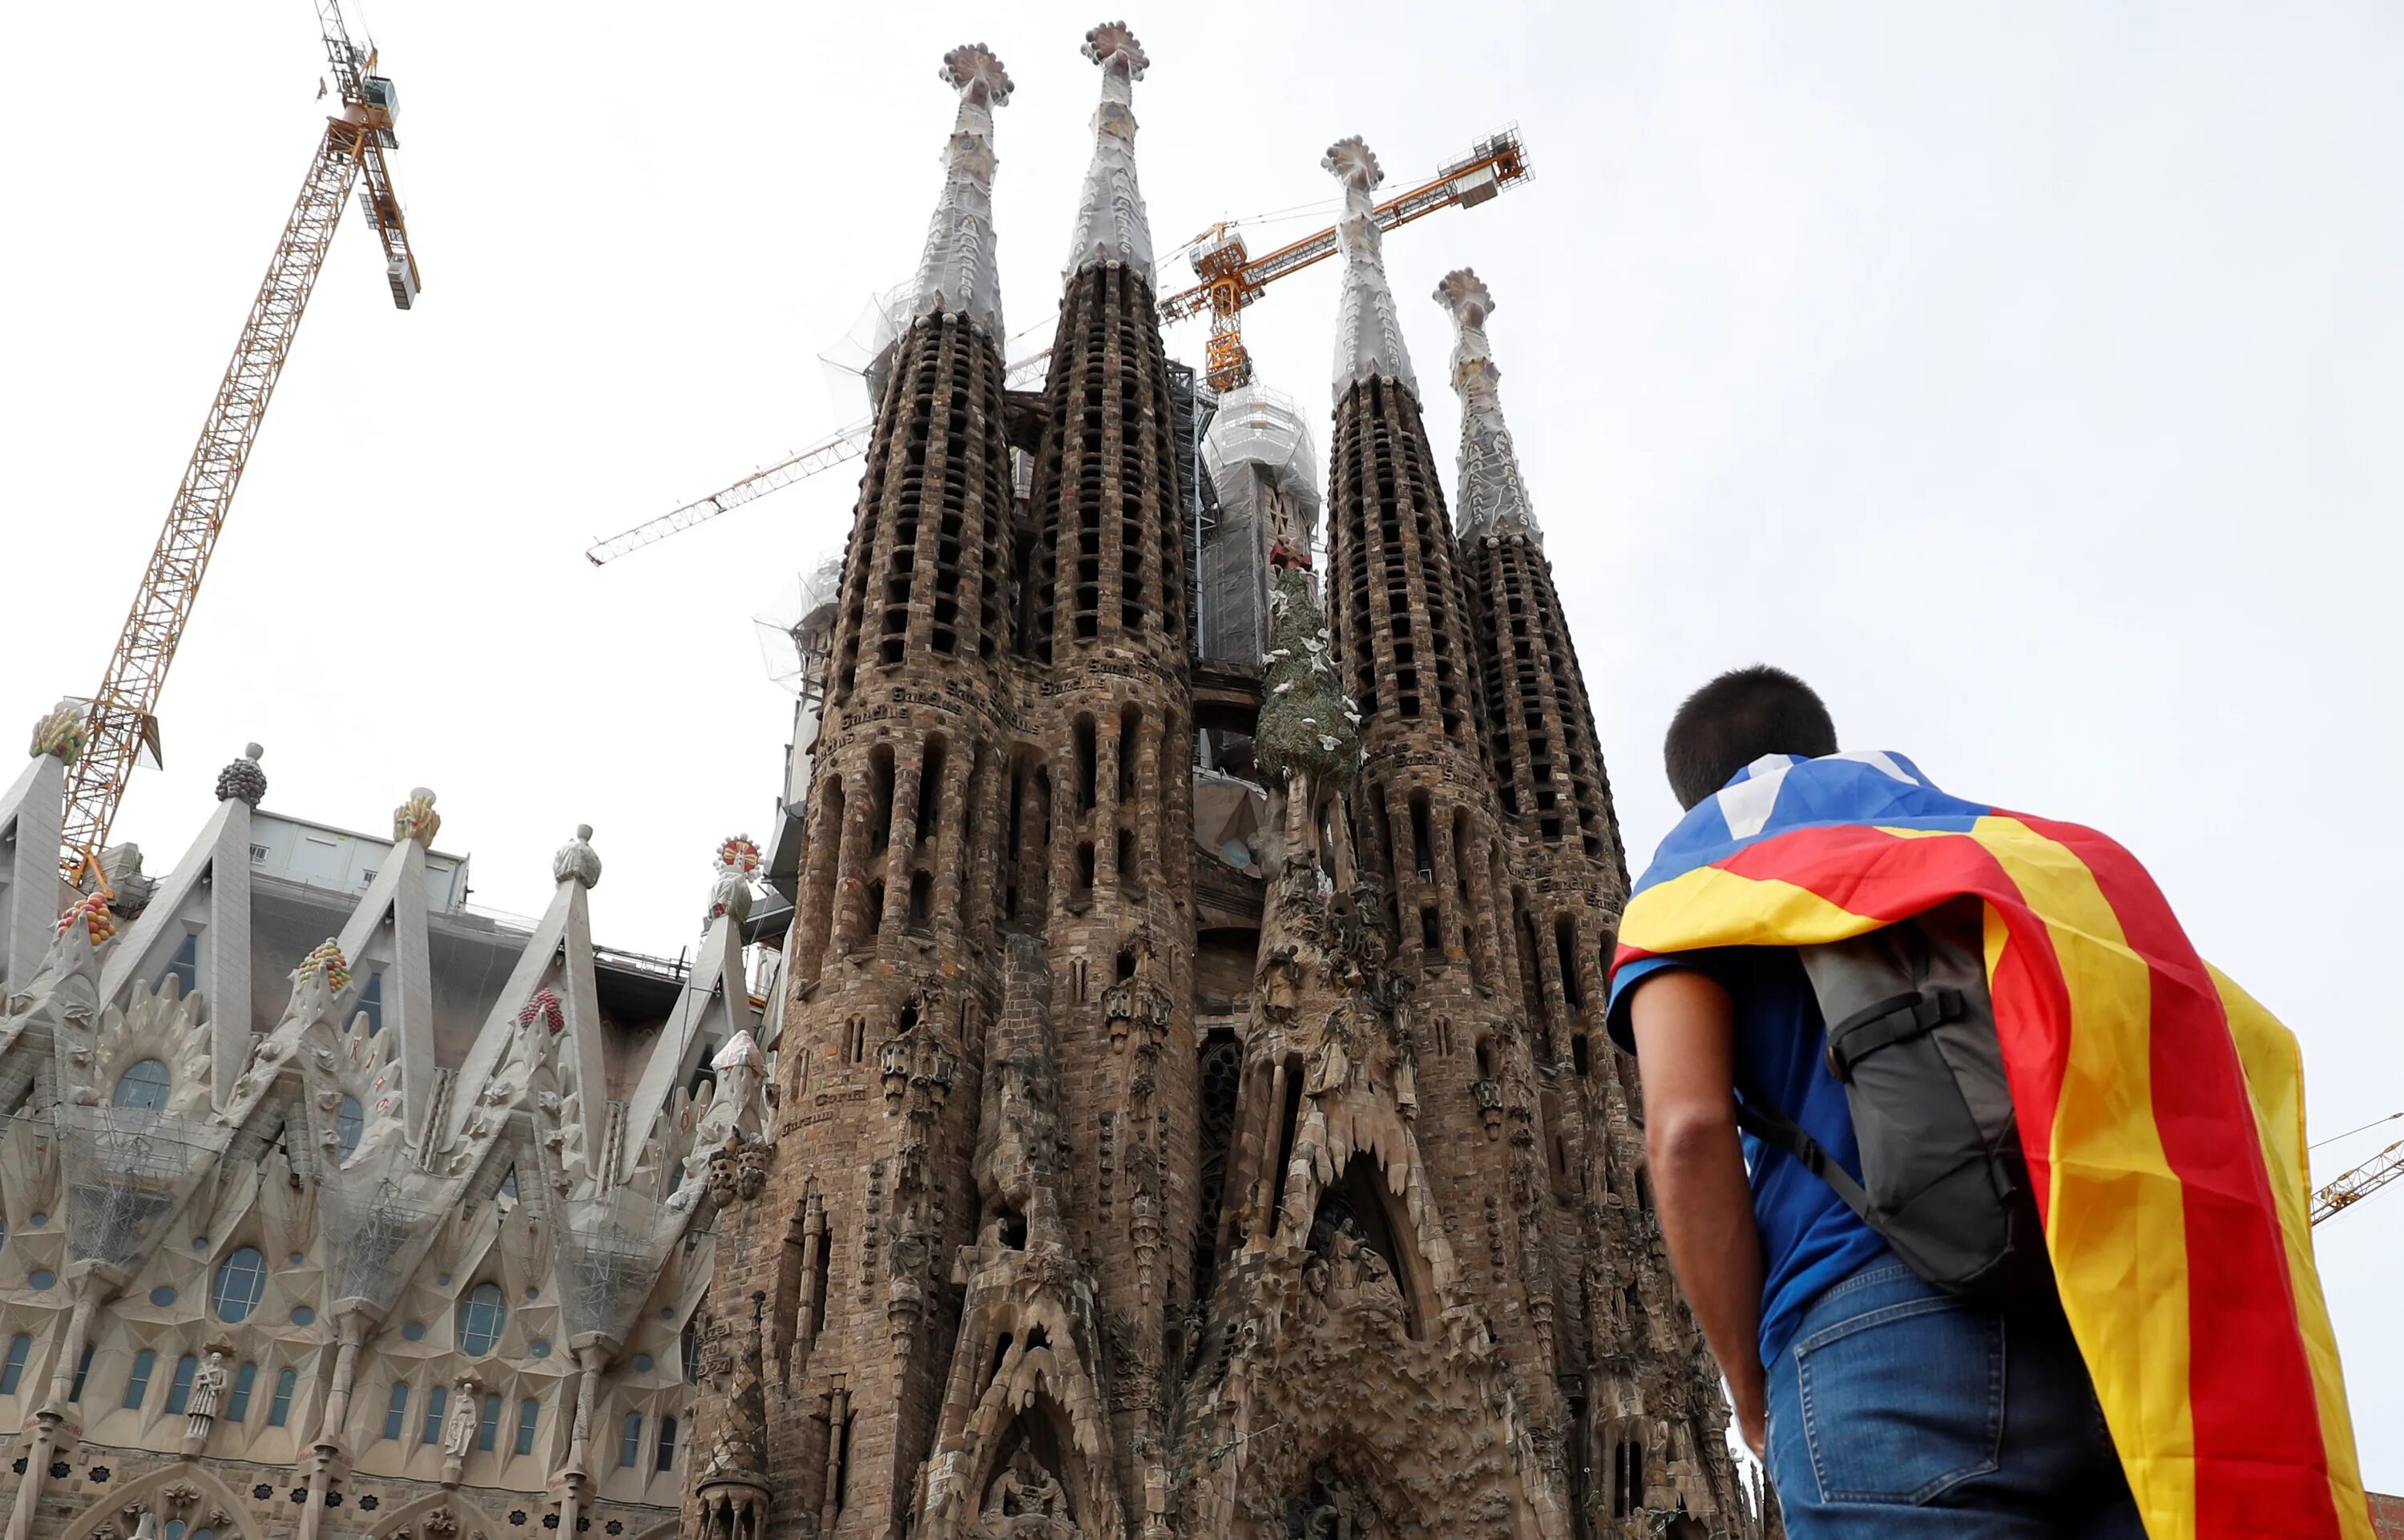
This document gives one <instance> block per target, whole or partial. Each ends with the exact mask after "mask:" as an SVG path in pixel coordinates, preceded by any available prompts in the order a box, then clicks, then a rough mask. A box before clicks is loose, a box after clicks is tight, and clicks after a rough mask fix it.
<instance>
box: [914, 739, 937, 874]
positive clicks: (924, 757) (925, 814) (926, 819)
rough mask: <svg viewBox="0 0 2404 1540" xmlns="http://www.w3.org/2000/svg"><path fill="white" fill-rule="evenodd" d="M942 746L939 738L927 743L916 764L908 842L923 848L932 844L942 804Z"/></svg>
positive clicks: (929, 740) (928, 740)
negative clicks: (915, 802)
mask: <svg viewBox="0 0 2404 1540" xmlns="http://www.w3.org/2000/svg"><path fill="white" fill-rule="evenodd" d="M943 763H944V745H943V735H941V734H936V735H931V736H929V738H928V739H927V747H926V749H924V750H923V751H922V752H921V754H920V756H919V760H918V807H917V813H916V817H915V821H914V822H913V823H912V824H911V828H912V829H913V830H914V831H915V833H913V835H912V838H913V839H914V840H915V841H916V843H917V844H918V845H919V846H920V847H926V846H929V845H932V844H933V843H934V841H935V819H936V818H937V816H938V815H939V814H940V813H941V812H942V810H943Z"/></svg>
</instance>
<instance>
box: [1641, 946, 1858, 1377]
mask: <svg viewBox="0 0 2404 1540" xmlns="http://www.w3.org/2000/svg"><path fill="white" fill-rule="evenodd" d="M1664 968H1692V969H1694V970H1696V971H1697V972H1698V973H1705V974H1708V975H1709V976H1710V977H1712V979H1713V980H1715V981H1717V983H1718V984H1719V986H1720V987H1722V988H1724V989H1726V991H1727V992H1728V998H1729V1000H1730V1001H1733V1002H1734V1003H1735V1007H1736V1067H1737V1074H1738V1077H1739V1079H1740V1080H1741V1081H1742V1082H1743V1083H1744V1084H1746V1085H1753V1086H1755V1087H1757V1088H1758V1089H1759V1090H1760V1091H1761V1093H1762V1094H1763V1095H1765V1096H1768V1097H1771V1098H1774V1099H1776V1100H1777V1103H1778V1106H1779V1109H1780V1110H1781V1111H1782V1112H1784V1113H1786V1115H1787V1116H1789V1117H1791V1118H1793V1119H1794V1120H1795V1121H1796V1123H1798V1124H1800V1125H1802V1127H1803V1129H1804V1131H1805V1132H1806V1133H1809V1134H1810V1136H1811V1137H1812V1138H1813V1139H1814V1140H1817V1141H1819V1143H1820V1147H1821V1148H1823V1149H1824V1150H1826V1151H1827V1152H1828V1154H1829V1155H1831V1156H1832V1157H1834V1158H1835V1159H1836V1161H1837V1163H1838V1165H1840V1166H1842V1167H1844V1169H1846V1170H1847V1171H1849V1172H1851V1173H1852V1175H1853V1178H1854V1179H1855V1180H1856V1181H1858V1180H1860V1178H1861V1174H1862V1157H1861V1152H1860V1150H1859V1149H1858V1148H1857V1147H1856V1145H1855V1144H1854V1142H1853V1119H1852V1113H1851V1112H1850V1111H1848V1110H1847V1108H1846V1106H1845V1088H1844V1087H1843V1086H1842V1085H1838V1082H1837V1077H1836V1076H1834V1075H1833V1074H1830V1073H1829V1072H1828V1063H1827V1059H1826V1057H1825V1049H1826V1043H1827V1026H1826V1024H1825V1023H1824V1021H1822V1020H1821V1017H1820V1002H1819V1001H1818V1000H1817V999H1815V998H1814V997H1813V996H1812V993H1811V985H1810V981H1809V980H1808V979H1806V978H1805V977H1804V974H1803V964H1802V961H1801V960H1800V959H1797V958H1796V955H1795V952H1794V949H1793V948H1791V947H1785V946H1728V947H1721V948H1717V949H1714V950H1712V951H1708V952H1688V953H1684V954H1675V955H1671V956H1666V957H1658V958H1646V959H1643V960H1642V961H1640V962H1634V963H1630V964H1629V965H1628V966H1627V967H1625V968H1623V969H1621V970H1620V971H1619V973H1618V976H1617V977H1615V978H1614V980H1613V981H1612V985H1613V987H1612V997H1611V1036H1612V1040H1613V1041H1614V1042H1615V1043H1618V1044H1619V1045H1620V1046H1621V1047H1623V1048H1626V1049H1628V1050H1630V1051H1631V1052H1632V1051H1633V1050H1634V1048H1635V1046H1636V1044H1635V1040H1634V1039H1633V1038H1632V1037H1631V1036H1630V1035H1629V1032H1628V1000H1629V998H1630V996H1632V995H1633V994H1634V993H1635V989H1636V986H1637V985H1638V984H1639V983H1641V982H1642V980H1643V979H1645V978H1646V977H1648V976H1649V975H1651V974H1653V973H1658V972H1659V971H1661V970H1662V969H1664ZM1640 1067H1641V1066H1640ZM1744 1160H1745V1165H1746V1167H1747V1169H1749V1170H1750V1171H1751V1172H1752V1176H1753V1222H1754V1226H1755V1227H1756V1228H1757V1229H1759V1230H1760V1232H1761V1260H1762V1280H1761V1337H1760V1345H1761V1362H1762V1365H1763V1366H1764V1367H1768V1365H1770V1364H1772V1363H1774V1362H1776V1360H1777V1358H1778V1355H1779V1354H1780V1353H1782V1352H1783V1351H1786V1345H1787V1343H1788V1341H1789V1340H1790V1339H1792V1338H1793V1337H1794V1336H1795V1328H1796V1323H1799V1322H1800V1321H1801V1320H1802V1319H1803V1312H1804V1310H1805V1309H1807V1308H1808V1307H1809V1306H1810V1303H1811V1301H1812V1300H1814V1299H1816V1298H1818V1297H1819V1296H1820V1294H1821V1292H1822V1291H1823V1290H1824V1289H1826V1288H1827V1287H1828V1286H1829V1285H1830V1284H1832V1283H1835V1282H1837V1281H1839V1280H1840V1279H1843V1278H1845V1277H1847V1276H1848V1275H1850V1274H1852V1273H1853V1272H1855V1271H1857V1270H1858V1269H1859V1268H1861V1267H1863V1266H1865V1265H1866V1264H1867V1263H1868V1262H1870V1261H1871V1260H1872V1259H1873V1258H1875V1257H1878V1256H1879V1255H1880V1254H1881V1253H1884V1252H1885V1251H1886V1242H1885V1241H1884V1240H1882V1239H1880V1238H1879V1235H1878V1232H1877V1231H1875V1230H1873V1229H1871V1228H1870V1227H1869V1226H1868V1225H1865V1224H1863V1223H1862V1222H1861V1219H1860V1217H1859V1216H1858V1215H1856V1214H1855V1213H1854V1212H1853V1211H1852V1210H1851V1209H1848V1208H1846V1207H1845V1200H1844V1199H1843V1198H1840V1197H1838V1196H1837V1194H1836V1192H1835V1190H1834V1189H1833V1188H1831V1187H1830V1186H1829V1185H1828V1184H1827V1183H1825V1182H1823V1181H1821V1180H1820V1179H1819V1178H1818V1177H1816V1176H1813V1175H1812V1174H1811V1173H1810V1171H1809V1170H1808V1169H1805V1168H1804V1166H1803V1163H1802V1162H1801V1161H1799V1160H1796V1158H1795V1157H1794V1156H1793V1155H1789V1154H1787V1153H1786V1152H1785V1151H1784V1150H1782V1149H1779V1148H1777V1147H1776V1146H1774V1145H1768V1144H1764V1143H1762V1142H1761V1141H1759V1140H1756V1139H1754V1137H1753V1136H1752V1135H1751V1134H1747V1135H1745V1136H1744Z"/></svg>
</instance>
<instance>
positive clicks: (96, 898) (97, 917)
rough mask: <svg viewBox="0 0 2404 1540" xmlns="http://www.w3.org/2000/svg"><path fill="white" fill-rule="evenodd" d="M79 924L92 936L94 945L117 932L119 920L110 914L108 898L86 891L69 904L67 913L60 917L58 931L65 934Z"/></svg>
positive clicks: (62, 934)
mask: <svg viewBox="0 0 2404 1540" xmlns="http://www.w3.org/2000/svg"><path fill="white" fill-rule="evenodd" d="M77 925H80V926H82V927H83V928H84V934H85V935H86V936H88V937H90V938H91V944H92V945H94V946H97V945H100V944H101V943H102V942H104V941H106V940H107V939H108V938H109V937H111V936H113V935H115V934H117V921H116V919H115V918H114V917H111V916H110V915H109V912H108V900H107V898H106V897H105V896H104V895H102V894H99V893H86V894H85V895H84V896H83V897H81V898H79V899H77V900H76V901H75V902H74V903H70V904H68V905H67V908H66V913H64V914H63V915H61V916H60V917H59V928H58V932H57V933H58V934H59V935H61V936H64V935H65V934H66V933H67V932H68V931H72V930H74V929H75V928H76V927H77Z"/></svg>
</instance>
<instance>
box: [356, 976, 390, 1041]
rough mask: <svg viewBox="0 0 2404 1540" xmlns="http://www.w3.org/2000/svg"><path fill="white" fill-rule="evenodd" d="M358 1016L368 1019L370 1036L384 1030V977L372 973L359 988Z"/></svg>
mask: <svg viewBox="0 0 2404 1540" xmlns="http://www.w3.org/2000/svg"><path fill="white" fill-rule="evenodd" d="M358 1014H359V1015H363V1016H365V1017H367V1018H368V1036H370V1037H373V1036H375V1035H376V1034H377V1033H378V1032H381V1031H383V1030H384V975H383V974H382V973H370V974H369V975H368V981H367V983H366V984H364V985H362V986H360V987H359V1009H358Z"/></svg>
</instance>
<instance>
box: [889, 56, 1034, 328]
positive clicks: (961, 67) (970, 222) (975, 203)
mask: <svg viewBox="0 0 2404 1540" xmlns="http://www.w3.org/2000/svg"><path fill="white" fill-rule="evenodd" d="M943 79H944V81H945V82H946V83H948V84H949V85H950V86H951V87H952V88H953V89H954V90H955V91H958V92H959V93H960V109H959V116H958V117H957V119H954V120H953V123H952V137H951V140H950V142H949V143H948V144H946V145H945V146H944V147H943V193H942V195H941V196H940V197H938V198H937V199H936V201H935V217H934V218H933V219H932V220H930V221H929V223H928V226H927V249H926V254H925V255H924V256H922V257H920V258H919V259H918V277H917V280H916V282H915V284H914V285H913V286H912V299H911V313H912V314H913V315H955V314H958V315H966V316H967V317H968V318H969V321H970V323H971V325H974V326H975V327H977V328H978V329H981V330H983V331H985V333H986V334H987V335H988V336H990V337H992V338H994V339H995V340H996V341H997V342H999V339H1000V337H1001V276H1000V274H999V272H998V271H997V270H996V268H995V266H994V254H993V168H994V165H995V161H994V155H993V109H994V108H996V107H998V106H1000V105H1003V104H1004V103H1006V102H1008V101H1009V100H1010V74H1009V72H1008V71H1006V70H1004V69H1003V68H1002V67H1001V61H1000V60H999V59H997V58H995V57H994V56H993V51H992V50H991V49H987V48H986V47H985V45H984V44H983V43H963V44H961V45H960V46H959V47H958V48H956V49H953V50H952V51H951V52H949V53H947V54H945V55H943Z"/></svg>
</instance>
